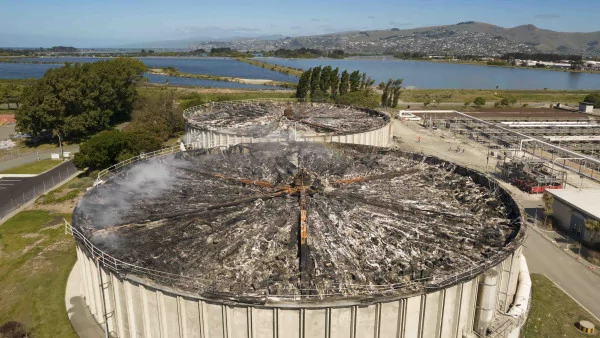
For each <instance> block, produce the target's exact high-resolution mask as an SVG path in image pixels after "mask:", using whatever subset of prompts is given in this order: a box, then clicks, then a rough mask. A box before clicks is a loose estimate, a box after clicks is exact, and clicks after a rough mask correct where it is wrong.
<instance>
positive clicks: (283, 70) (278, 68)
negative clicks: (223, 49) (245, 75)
mask: <svg viewBox="0 0 600 338" xmlns="http://www.w3.org/2000/svg"><path fill="white" fill-rule="evenodd" d="M235 59H236V60H237V61H239V62H245V63H248V64H251V65H253V66H257V67H261V68H265V69H270V70H272V71H274V72H280V73H283V74H287V75H292V76H297V77H300V75H302V73H303V70H301V69H296V68H291V67H285V66H279V65H274V64H272V63H267V62H262V61H258V60H253V59H248V58H235Z"/></svg>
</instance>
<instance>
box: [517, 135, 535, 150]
mask: <svg viewBox="0 0 600 338" xmlns="http://www.w3.org/2000/svg"><path fill="white" fill-rule="evenodd" d="M531 141H535V139H532V138H529V139H526V140H521V145H520V146H519V153H521V152H522V151H523V142H531Z"/></svg>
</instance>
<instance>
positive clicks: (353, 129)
mask: <svg viewBox="0 0 600 338" xmlns="http://www.w3.org/2000/svg"><path fill="white" fill-rule="evenodd" d="M186 120H187V122H188V123H189V124H191V125H193V126H194V127H195V128H197V129H198V130H207V131H218V132H220V133H225V134H227V133H229V134H236V135H240V136H251V137H262V136H266V135H269V134H272V133H276V132H287V133H289V132H292V131H296V132H299V133H331V134H332V135H344V134H348V133H358V132H365V131H371V130H374V129H377V128H381V127H383V126H384V125H386V124H387V123H389V121H390V118H389V117H388V116H387V115H386V114H384V113H382V112H379V111H376V110H373V109H367V108H355V107H349V106H342V105H336V104H330V103H315V102H271V101H264V102H217V103H212V104H205V105H203V106H199V107H197V109H196V110H194V111H193V112H191V113H189V114H188V115H187V116H186Z"/></svg>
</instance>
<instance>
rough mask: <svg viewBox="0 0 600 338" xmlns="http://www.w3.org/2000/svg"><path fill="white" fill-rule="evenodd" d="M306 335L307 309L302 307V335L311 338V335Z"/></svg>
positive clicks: (303, 337)
mask: <svg viewBox="0 0 600 338" xmlns="http://www.w3.org/2000/svg"><path fill="white" fill-rule="evenodd" d="M305 335H306V309H300V337H302V338H310V337H305Z"/></svg>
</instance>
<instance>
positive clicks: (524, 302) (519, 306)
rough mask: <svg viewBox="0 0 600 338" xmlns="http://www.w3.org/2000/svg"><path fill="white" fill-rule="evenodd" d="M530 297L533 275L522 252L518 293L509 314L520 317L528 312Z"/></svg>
mask: <svg viewBox="0 0 600 338" xmlns="http://www.w3.org/2000/svg"><path fill="white" fill-rule="evenodd" d="M529 298H531V277H529V268H528V267H527V261H526V260H525V255H523V254H521V259H520V261H519V285H518V286H517V293H516V295H515V301H514V302H513V305H512V307H511V308H510V310H508V312H507V313H506V314H507V315H509V316H511V317H514V318H519V317H523V316H524V315H525V313H526V312H527V306H528V305H529Z"/></svg>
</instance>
